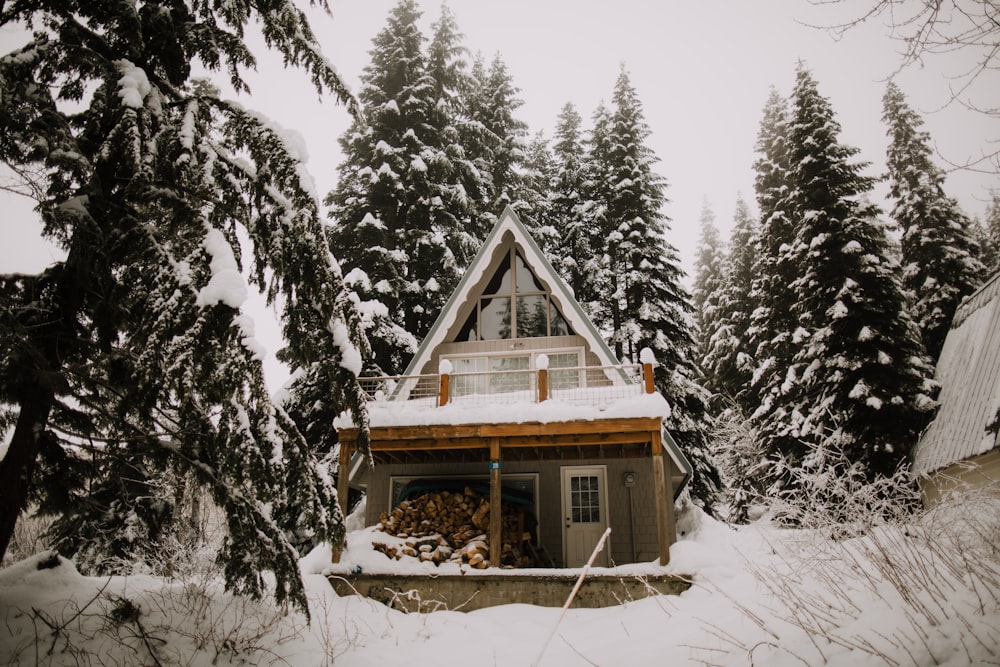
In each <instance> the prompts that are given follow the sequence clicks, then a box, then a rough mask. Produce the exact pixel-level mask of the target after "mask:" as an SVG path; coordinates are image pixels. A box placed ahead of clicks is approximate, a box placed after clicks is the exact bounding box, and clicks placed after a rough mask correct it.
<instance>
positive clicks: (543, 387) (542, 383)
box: [538, 368, 549, 403]
mask: <svg viewBox="0 0 1000 667" xmlns="http://www.w3.org/2000/svg"><path fill="white" fill-rule="evenodd" d="M548 397H549V371H548V369H547V368H539V369H538V402H539V403H542V402H544V401H545V400H546V399H547V398H548Z"/></svg>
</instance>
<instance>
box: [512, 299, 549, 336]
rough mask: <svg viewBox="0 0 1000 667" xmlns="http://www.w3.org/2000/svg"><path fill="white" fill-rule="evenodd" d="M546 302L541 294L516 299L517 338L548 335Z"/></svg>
mask: <svg viewBox="0 0 1000 667" xmlns="http://www.w3.org/2000/svg"><path fill="white" fill-rule="evenodd" d="M546 302H547V299H546V298H545V295H543V294H537V295H533V296H519V297H517V337H518V338H541V337H543V336H547V335H548V316H547V313H546Z"/></svg>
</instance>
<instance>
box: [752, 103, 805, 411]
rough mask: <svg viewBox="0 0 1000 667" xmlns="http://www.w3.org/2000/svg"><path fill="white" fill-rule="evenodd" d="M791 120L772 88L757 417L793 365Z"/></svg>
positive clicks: (755, 290) (756, 288)
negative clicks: (790, 251) (789, 127)
mask: <svg viewBox="0 0 1000 667" xmlns="http://www.w3.org/2000/svg"><path fill="white" fill-rule="evenodd" d="M788 122H789V119H788V103H787V101H786V100H785V98H784V97H782V96H781V95H780V94H779V93H778V91H777V90H776V89H774V88H772V89H771V94H770V96H769V97H768V100H767V103H766V104H765V106H764V116H763V119H762V120H761V124H760V131H759V132H758V135H757V145H756V148H757V152H758V154H759V157H758V159H757V160H756V161H755V162H754V171H755V173H756V177H755V180H754V190H755V192H756V196H757V207H758V209H759V210H760V241H759V249H758V253H757V260H756V262H755V263H754V275H755V278H754V280H753V284H752V286H751V289H750V303H751V306H752V310H751V317H750V328H749V330H748V331H747V335H748V337H749V343H750V346H749V348H750V350H751V351H752V356H753V358H754V359H755V363H754V372H753V375H752V376H751V387H752V389H751V391H750V392H748V393H747V405H748V406H752V407H753V413H754V414H755V415H756V416H757V417H758V418H763V417H766V416H768V415H769V414H770V413H771V412H772V411H773V410H775V409H778V404H777V403H776V401H777V400H778V397H779V395H780V393H781V391H782V385H783V383H784V381H785V376H786V374H787V372H788V369H789V368H790V366H791V361H792V356H793V354H794V345H793V341H792V334H793V332H794V331H795V330H796V328H797V322H796V321H795V316H794V313H793V310H792V308H793V306H794V301H795V296H794V295H793V294H792V292H791V290H790V289H789V287H790V286H791V284H792V281H793V280H795V278H796V277H797V276H798V267H797V266H796V265H795V263H794V262H792V260H791V256H790V253H789V250H790V248H791V247H792V245H793V243H794V240H795V227H794V224H793V222H792V220H791V218H790V215H789V210H788V208H789V205H790V204H789V200H788V197H789V192H790V187H791V180H790V175H789V171H790V169H791V164H790V160H791V158H790V155H789V151H790V147H789V145H788V136H787V135H788ZM780 417H781V416H780V415H779V418H780Z"/></svg>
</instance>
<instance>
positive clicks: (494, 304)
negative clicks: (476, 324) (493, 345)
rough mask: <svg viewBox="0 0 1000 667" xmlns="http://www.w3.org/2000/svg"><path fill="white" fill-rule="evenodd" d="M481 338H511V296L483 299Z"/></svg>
mask: <svg viewBox="0 0 1000 667" xmlns="http://www.w3.org/2000/svg"><path fill="white" fill-rule="evenodd" d="M481 303H482V314H481V315H480V318H479V319H480V323H481V324H482V327H483V330H482V331H481V332H479V338H480V340H501V339H504V338H510V297H494V298H492V299H482V302H481Z"/></svg>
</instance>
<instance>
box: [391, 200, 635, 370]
mask: <svg viewBox="0 0 1000 667" xmlns="http://www.w3.org/2000/svg"><path fill="white" fill-rule="evenodd" d="M508 232H510V234H512V235H513V241H514V244H515V245H516V247H517V249H518V250H519V251H520V253H521V256H522V257H523V258H524V261H525V263H527V265H528V268H530V269H531V270H532V271H533V272H534V274H535V277H536V278H538V280H540V281H541V282H542V284H543V285H544V286H545V287H546V288H547V289H548V290H549V291H550V292H551V294H552V300H553V301H554V302H555V303H556V306H557V307H558V308H559V311H560V312H561V313H562V315H563V317H564V318H565V319H566V321H567V322H568V323H569V325H570V327H571V328H572V329H573V331H574V332H575V333H576V334H578V335H580V336H582V337H583V338H584V340H586V342H587V345H588V347H589V348H590V350H591V351H592V352H593V353H594V354H596V355H597V357H598V359H600V361H601V365H602V366H616V365H618V364H619V363H620V362H619V361H618V360H616V359H615V355H614V353H612V352H611V349H610V348H609V347H608V345H607V343H605V342H604V338H602V337H601V334H600V332H598V331H597V327H595V326H594V323H593V322H592V321H591V320H590V318H589V317H587V314H586V313H584V312H583V308H581V307H580V304H579V303H578V302H577V300H576V298H575V297H574V296H573V291H572V290H571V289H570V288H569V285H567V284H566V281H564V280H563V279H562V277H561V276H560V275H559V274H558V273H557V272H556V270H555V269H554V268H553V267H552V264H551V263H550V262H549V260H548V259H546V258H545V255H544V254H543V253H542V251H541V250H540V249H539V247H538V245H537V244H536V243H535V240H534V239H533V238H531V234H529V233H528V230H527V229H525V227H524V225H523V224H522V223H521V220H520V219H519V218H518V217H517V214H516V213H514V210H513V209H512V208H511V207H510V206H507V208H505V209H504V212H503V214H501V215H500V218H499V219H498V220H497V223H496V225H494V226H493V230H492V231H491V232H490V233H489V235H488V236H487V237H486V240H485V241H484V242H483V245H482V247H481V248H480V249H479V252H478V253H476V257H475V259H473V260H472V263H471V264H470V265H469V268H468V269H467V270H466V271H465V274H464V275H463V276H462V280H461V281H460V282H459V283H458V287H456V288H455V291H454V292H453V293H452V295H451V297H450V298H449V299H448V303H446V304H445V306H444V308H442V309H441V314H440V315H438V318H437V320H436V321H435V322H434V326H433V327H431V330H430V332H429V333H428V334H427V336H426V338H424V340H423V342H421V344H420V347H419V348H418V349H417V352H416V354H415V355H414V356H413V359H412V360H411V361H410V365H409V366H408V367H407V368H406V372H405V373H404V375H416V374H418V373H420V369H422V368H423V367H424V366H425V365H426V364H427V362H428V361H430V360H431V355H432V354H433V352H434V350H435V348H436V347H437V346H438V345H440V344H441V343H443V342H445V340H444V338H445V336H446V335H447V333H448V331H450V330H452V328H453V327H454V325H455V324H456V322H457V319H458V317H459V309H460V308H461V306H462V305H463V304H465V303H466V302H467V301H468V300H469V298H470V297H472V296H473V295H472V294H471V290H472V289H473V288H474V287H475V286H477V285H479V284H481V283H482V281H483V277H484V274H485V273H486V271H487V270H489V267H490V260H491V258H492V256H493V250H494V248H495V247H496V246H497V244H499V243H501V242H502V240H503V239H504V237H505V235H506V234H507V233H508Z"/></svg>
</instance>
